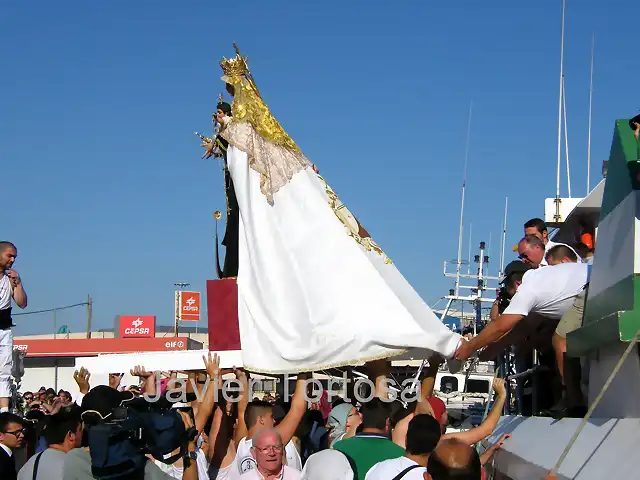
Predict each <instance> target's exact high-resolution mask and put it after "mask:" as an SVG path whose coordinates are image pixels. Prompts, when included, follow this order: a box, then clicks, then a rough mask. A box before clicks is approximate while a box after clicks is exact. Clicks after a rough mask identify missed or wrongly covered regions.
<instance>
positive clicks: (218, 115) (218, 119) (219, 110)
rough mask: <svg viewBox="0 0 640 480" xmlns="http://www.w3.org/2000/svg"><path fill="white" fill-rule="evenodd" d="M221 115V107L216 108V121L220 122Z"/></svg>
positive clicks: (222, 113) (222, 114)
mask: <svg viewBox="0 0 640 480" xmlns="http://www.w3.org/2000/svg"><path fill="white" fill-rule="evenodd" d="M223 117H224V112H223V111H222V110H221V109H218V110H216V120H217V121H218V122H221V121H222V118H223Z"/></svg>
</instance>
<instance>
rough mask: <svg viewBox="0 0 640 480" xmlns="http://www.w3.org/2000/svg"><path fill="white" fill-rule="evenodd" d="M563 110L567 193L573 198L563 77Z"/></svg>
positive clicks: (565, 92) (565, 89)
mask: <svg viewBox="0 0 640 480" xmlns="http://www.w3.org/2000/svg"><path fill="white" fill-rule="evenodd" d="M562 110H563V112H564V149H565V155H564V156H565V159H566V161H567V193H568V195H569V198H571V170H570V169H569V132H568V131H567V88H566V86H565V84H564V77H562Z"/></svg>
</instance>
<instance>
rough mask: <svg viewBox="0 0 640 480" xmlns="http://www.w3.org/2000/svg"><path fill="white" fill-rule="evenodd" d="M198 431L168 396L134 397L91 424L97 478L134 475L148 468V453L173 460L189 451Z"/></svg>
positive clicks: (91, 443) (94, 468) (91, 444)
mask: <svg viewBox="0 0 640 480" xmlns="http://www.w3.org/2000/svg"><path fill="white" fill-rule="evenodd" d="M196 435H197V431H196V429H195V428H190V429H188V430H186V429H185V427H184V423H183V421H182V417H181V416H180V414H179V412H178V411H177V410H176V409H172V408H171V404H170V403H169V402H168V401H166V399H161V400H160V401H158V402H147V401H146V400H145V399H144V398H138V399H135V400H132V401H130V402H127V403H126V406H121V407H118V408H116V409H115V410H114V411H113V413H112V414H111V415H110V416H109V417H108V420H107V421H101V422H99V423H98V424H97V425H93V426H91V427H90V428H89V434H88V440H89V449H90V450H89V451H90V453H91V473H92V474H93V476H94V477H95V478H97V479H105V480H106V479H124V478H131V476H133V475H136V474H140V472H143V471H144V466H145V463H146V461H147V457H146V456H145V455H147V454H150V455H151V456H152V457H153V458H155V459H156V460H159V461H161V462H163V463H166V464H172V463H174V462H175V461H176V460H178V459H179V458H181V457H184V456H185V455H186V454H187V446H188V444H189V442H190V441H191V440H193V439H194V438H195V437H196ZM177 449H179V451H178V452H177V453H175V454H172V453H173V452H174V451H175V450H177ZM185 462H186V460H185ZM186 466H188V465H187V464H186V463H185V467H186Z"/></svg>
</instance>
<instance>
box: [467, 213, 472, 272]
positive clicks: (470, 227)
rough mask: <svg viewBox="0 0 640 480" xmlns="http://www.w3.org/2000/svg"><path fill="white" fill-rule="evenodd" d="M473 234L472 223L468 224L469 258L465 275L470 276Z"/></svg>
mask: <svg viewBox="0 0 640 480" xmlns="http://www.w3.org/2000/svg"><path fill="white" fill-rule="evenodd" d="M472 233H473V222H471V223H470V224H469V257H468V261H469V263H468V265H467V275H471V236H472V235H471V234H472Z"/></svg>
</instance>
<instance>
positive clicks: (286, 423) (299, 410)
mask: <svg viewBox="0 0 640 480" xmlns="http://www.w3.org/2000/svg"><path fill="white" fill-rule="evenodd" d="M309 375H310V374H307V373H299V374H298V380H297V381H296V390H295V392H294V393H293V398H292V399H291V408H290V409H289V412H288V413H287V416H286V417H284V419H283V420H282V422H280V424H279V425H278V426H277V427H276V430H277V431H278V433H279V434H280V437H282V445H286V444H287V443H289V441H290V440H291V438H293V434H294V433H295V432H296V429H297V428H298V425H299V424H300V420H302V417H303V416H304V413H305V412H306V411H307V400H306V399H305V388H307V379H308V378H309ZM285 378H286V376H285ZM285 381H286V380H285Z"/></svg>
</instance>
